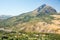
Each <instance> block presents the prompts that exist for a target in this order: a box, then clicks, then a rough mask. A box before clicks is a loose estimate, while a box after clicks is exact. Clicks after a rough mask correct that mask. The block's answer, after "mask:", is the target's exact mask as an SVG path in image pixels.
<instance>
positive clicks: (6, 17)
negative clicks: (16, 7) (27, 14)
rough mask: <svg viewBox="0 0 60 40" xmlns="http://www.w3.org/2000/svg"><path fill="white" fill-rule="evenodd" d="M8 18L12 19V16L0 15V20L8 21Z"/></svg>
mask: <svg viewBox="0 0 60 40" xmlns="http://www.w3.org/2000/svg"><path fill="white" fill-rule="evenodd" d="M10 17H12V16H10V15H0V19H8V18H10Z"/></svg>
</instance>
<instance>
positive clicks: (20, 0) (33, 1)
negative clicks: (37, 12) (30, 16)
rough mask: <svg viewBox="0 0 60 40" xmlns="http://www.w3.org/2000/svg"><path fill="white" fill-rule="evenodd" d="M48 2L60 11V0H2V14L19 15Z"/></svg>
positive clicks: (0, 12)
mask: <svg viewBox="0 0 60 40" xmlns="http://www.w3.org/2000/svg"><path fill="white" fill-rule="evenodd" d="M42 4H47V5H50V6H52V7H53V8H55V9H56V10H57V11H58V12H60V0H0V15H13V16H14V15H19V14H21V13H25V12H29V11H32V10H34V9H36V8H37V7H39V6H41V5H42Z"/></svg>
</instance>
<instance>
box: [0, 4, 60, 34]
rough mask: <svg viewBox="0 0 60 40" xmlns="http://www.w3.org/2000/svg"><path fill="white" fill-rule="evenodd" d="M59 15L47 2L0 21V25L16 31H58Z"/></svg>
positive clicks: (59, 24)
mask: <svg viewBox="0 0 60 40" xmlns="http://www.w3.org/2000/svg"><path fill="white" fill-rule="evenodd" d="M59 21H60V15H59V16H58V15H57V11H56V10H55V9H54V8H52V7H51V6H49V5H47V4H43V5H42V6H40V7H38V8H37V9H35V10H33V11H30V12H27V13H23V14H21V15H18V16H14V17H11V18H9V19H6V20H4V21H2V22H0V27H3V28H6V29H7V30H12V31H16V32H37V33H39V32H42V33H59V32H60V31H59V30H60V27H59V26H60V23H59Z"/></svg>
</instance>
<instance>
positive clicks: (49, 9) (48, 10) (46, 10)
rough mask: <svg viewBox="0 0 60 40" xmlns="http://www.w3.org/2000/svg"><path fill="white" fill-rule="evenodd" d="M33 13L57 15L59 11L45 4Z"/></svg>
mask: <svg viewBox="0 0 60 40" xmlns="http://www.w3.org/2000/svg"><path fill="white" fill-rule="evenodd" d="M33 12H35V13H47V14H48V13H57V11H56V10H55V9H54V8H52V7H51V6H49V5H47V4H43V5H42V6H40V7H38V8H37V9H35V10H34V11H33Z"/></svg>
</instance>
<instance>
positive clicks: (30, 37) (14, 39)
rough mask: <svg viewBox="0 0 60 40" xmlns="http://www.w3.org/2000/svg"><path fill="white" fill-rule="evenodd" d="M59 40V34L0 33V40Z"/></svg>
mask: <svg viewBox="0 0 60 40" xmlns="http://www.w3.org/2000/svg"><path fill="white" fill-rule="evenodd" d="M2 39H3V40H60V35H59V34H51V33H0V40H2Z"/></svg>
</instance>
